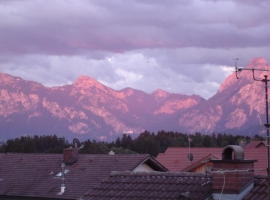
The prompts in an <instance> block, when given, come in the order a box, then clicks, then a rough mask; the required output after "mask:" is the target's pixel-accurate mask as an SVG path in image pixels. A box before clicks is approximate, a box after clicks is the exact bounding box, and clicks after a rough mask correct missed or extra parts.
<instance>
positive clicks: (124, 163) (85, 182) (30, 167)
mask: <svg viewBox="0 0 270 200" xmlns="http://www.w3.org/2000/svg"><path fill="white" fill-rule="evenodd" d="M147 158H149V159H150V157H149V155H134V154H132V155H113V156H111V155H97V154H95V155H93V154H79V158H78V161H77V162H76V163H74V164H73V165H66V167H65V169H68V170H69V171H68V173H67V174H66V175H65V185H66V191H65V193H64V194H63V195H58V193H59V192H60V187H61V184H62V180H61V177H56V174H57V173H59V172H61V163H62V161H63V155H62V154H6V155H4V156H2V157H1V159H0V195H8V196H27V197H35V196H39V197H47V198H65V199H75V198H78V197H80V196H83V194H84V193H85V192H86V191H88V190H89V189H91V188H92V187H94V186H95V185H97V184H99V183H100V181H101V180H103V179H105V178H107V177H108V176H109V175H110V172H111V171H116V170H120V171H125V170H129V171H131V170H133V169H134V168H136V167H137V166H138V165H139V164H141V163H142V162H143V161H146V160H147ZM151 160H153V159H151Z"/></svg>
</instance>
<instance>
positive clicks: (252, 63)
mask: <svg viewBox="0 0 270 200" xmlns="http://www.w3.org/2000/svg"><path fill="white" fill-rule="evenodd" d="M262 65H267V63H266V60H265V59H264V58H262V57H256V58H253V59H251V60H250V61H249V64H248V66H247V67H248V68H250V67H255V68H256V67H259V66H262Z"/></svg>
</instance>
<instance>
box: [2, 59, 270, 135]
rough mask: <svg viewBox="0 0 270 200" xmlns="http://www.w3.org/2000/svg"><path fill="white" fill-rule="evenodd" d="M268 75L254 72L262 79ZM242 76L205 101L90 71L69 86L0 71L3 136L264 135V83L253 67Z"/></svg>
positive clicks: (259, 63)
mask: <svg viewBox="0 0 270 200" xmlns="http://www.w3.org/2000/svg"><path fill="white" fill-rule="evenodd" d="M269 67H270V66H269V65H268V64H267V63H266V61H265V60H264V59H263V58H254V59H252V60H251V61H250V63H249V64H248V66H246V69H270V68H269ZM265 74H266V72H265V71H257V70H256V71H255V76H256V78H258V79H263V76H264V75H265ZM238 76H239V79H237V78H236V76H235V73H233V74H231V75H230V76H229V77H228V78H226V80H225V81H224V83H223V84H221V86H220V89H219V90H218V92H217V93H216V94H215V95H214V96H213V97H212V98H210V99H208V100H205V99H203V98H202V97H201V96H199V95H183V94H173V93H168V92H166V91H163V90H160V89H157V90H156V91H154V92H153V93H151V94H148V93H145V92H142V91H139V90H135V89H132V88H125V89H123V90H119V91H116V90H113V89H111V88H109V87H106V86H105V85H102V84H101V83H99V82H97V81H96V80H94V79H92V78H90V77H87V76H80V77H79V78H78V79H77V80H76V81H75V82H74V83H73V84H71V85H64V86H59V87H45V86H43V85H41V84H40V83H37V82H33V81H27V80H23V79H21V78H19V77H14V76H11V75H8V74H5V73H0V92H1V93H0V131H1V136H0V139H8V138H14V137H18V136H21V135H48V134H56V135H58V136H64V137H66V138H74V137H77V138H81V139H103V140H109V139H112V138H115V137H117V136H119V134H121V135H122V134H123V133H127V134H138V133H141V132H143V131H144V130H148V131H150V132H156V131H158V130H165V131H178V132H182V133H191V134H192V133H195V132H201V133H204V134H212V133H213V132H216V133H217V132H219V133H220V132H222V133H224V132H225V133H230V134H242V135H254V134H264V133H265V128H264V126H263V124H265V94H264V92H265V90H264V83H263V82H262V81H254V79H253V75H252V71H251V70H242V72H241V73H239V75H238Z"/></svg>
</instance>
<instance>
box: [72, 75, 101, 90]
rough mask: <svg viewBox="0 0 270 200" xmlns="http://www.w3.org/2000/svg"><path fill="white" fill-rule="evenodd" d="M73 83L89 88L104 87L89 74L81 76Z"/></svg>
mask: <svg viewBox="0 0 270 200" xmlns="http://www.w3.org/2000/svg"><path fill="white" fill-rule="evenodd" d="M73 85H74V86H75V87H83V88H89V87H93V86H96V87H102V85H101V84H100V83H99V82H97V81H96V80H95V79H93V78H91V77H89V76H80V77H79V78H78V79H77V80H76V81H75V82H74V83H73Z"/></svg>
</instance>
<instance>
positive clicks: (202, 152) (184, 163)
mask: <svg viewBox="0 0 270 200" xmlns="http://www.w3.org/2000/svg"><path fill="white" fill-rule="evenodd" d="M222 151H223V148H190V150H189V148H186V147H169V148H167V150H166V151H165V152H164V153H159V154H158V156H157V158H156V160H157V161H158V162H160V163H161V164H162V165H164V166H165V167H166V168H167V169H168V170H170V171H173V172H180V171H182V170H183V169H185V168H187V167H188V166H190V165H192V164H194V163H196V162H198V161H199V160H201V159H202V158H204V157H205V156H207V155H209V154H211V155H213V156H214V157H216V158H218V159H221V158H222V156H221V154H222ZM189 152H190V153H192V155H193V161H189V159H188V153H189Z"/></svg>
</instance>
